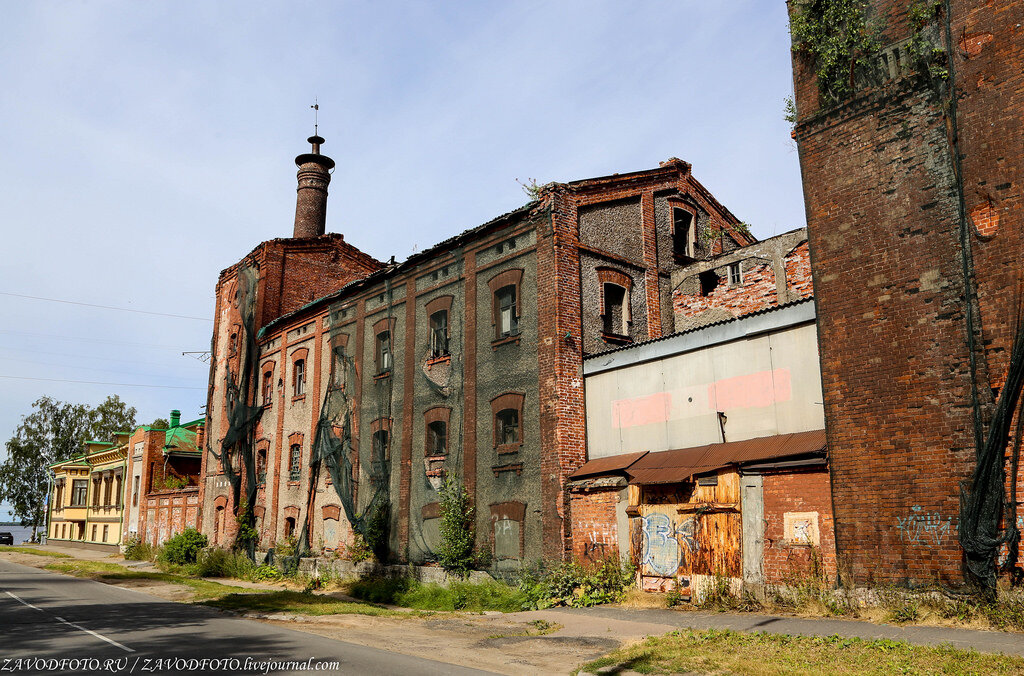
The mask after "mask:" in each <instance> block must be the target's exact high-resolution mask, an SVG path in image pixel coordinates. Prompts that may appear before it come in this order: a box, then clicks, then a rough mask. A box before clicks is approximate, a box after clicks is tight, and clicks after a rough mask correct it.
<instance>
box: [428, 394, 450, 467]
mask: <svg viewBox="0 0 1024 676" xmlns="http://www.w3.org/2000/svg"><path fill="white" fill-rule="evenodd" d="M451 414H452V410H451V409H450V408H448V407H447V406H435V407H433V408H430V409H427V411H426V412H425V413H424V414H423V422H424V423H426V429H425V430H424V432H425V439H424V441H425V447H424V449H423V455H424V456H426V457H428V458H429V457H432V456H438V455H447V454H448V419H449V418H450V417H451Z"/></svg>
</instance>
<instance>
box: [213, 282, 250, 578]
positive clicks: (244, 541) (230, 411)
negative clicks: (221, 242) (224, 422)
mask: <svg viewBox="0 0 1024 676" xmlns="http://www.w3.org/2000/svg"><path fill="white" fill-rule="evenodd" d="M237 279H238V290H237V291H236V297H235V299H236V301H237V303H238V311H239V315H240V318H241V329H240V331H239V333H240V335H239V343H240V349H239V358H238V373H237V374H235V373H233V372H232V370H231V368H230V367H228V368H227V369H226V371H227V375H226V376H225V378H226V381H227V382H226V387H225V401H224V410H225V412H226V413H227V419H228V429H227V432H226V433H225V434H224V439H223V440H222V441H221V444H220V453H216V452H214V451H212V449H211V453H213V456H214V458H215V459H216V460H217V461H218V462H220V465H221V468H222V470H223V472H224V475H225V476H226V477H227V479H228V482H229V483H230V484H231V498H232V504H233V505H234V512H235V515H236V517H239V518H240V519H241V521H242V522H241V523H240V524H239V526H240V528H239V531H238V532H239V538H238V539H237V540H236V546H237V547H242V548H244V549H245V550H246V552H247V553H248V554H249V557H250V558H253V556H254V554H255V547H256V541H255V539H254V538H252V537H251V534H253V533H255V516H254V512H253V509H252V507H253V505H254V504H255V502H256V490H257V483H256V482H255V481H247V482H245V499H244V500H242V499H241V497H242V496H241V492H242V483H243V482H242V477H243V476H247V477H255V476H256V466H255V459H254V457H253V436H254V435H253V430H255V428H256V424H257V423H258V422H259V419H260V416H261V415H262V414H263V407H262V406H250V405H249V403H248V402H249V401H251V400H252V398H251V397H250V389H251V386H252V374H253V372H254V369H255V368H256V364H257V362H258V360H259V348H258V347H257V345H256V330H255V323H256V286H257V280H258V273H257V271H256V270H255V269H254V268H252V267H251V266H248V265H245V266H242V267H241V268H240V269H239V271H238V278H237ZM209 436H212V435H207V438H209ZM235 458H239V459H240V464H241V467H240V472H236V471H235ZM243 503H244V505H245V507H246V508H244V509H243V508H242V505H243Z"/></svg>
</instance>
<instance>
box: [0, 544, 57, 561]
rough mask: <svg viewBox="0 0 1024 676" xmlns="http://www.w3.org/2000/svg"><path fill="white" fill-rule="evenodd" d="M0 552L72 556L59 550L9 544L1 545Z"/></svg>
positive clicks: (55, 556) (53, 556) (52, 556)
mask: <svg viewBox="0 0 1024 676" xmlns="http://www.w3.org/2000/svg"><path fill="white" fill-rule="evenodd" d="M0 552H17V553H18V554H35V555H36V556H49V557H51V558H54V559H70V558H71V557H70V556H68V555H67V554H58V553H57V552H44V551H43V550H42V549H33V548H32V547H9V546H8V545H0Z"/></svg>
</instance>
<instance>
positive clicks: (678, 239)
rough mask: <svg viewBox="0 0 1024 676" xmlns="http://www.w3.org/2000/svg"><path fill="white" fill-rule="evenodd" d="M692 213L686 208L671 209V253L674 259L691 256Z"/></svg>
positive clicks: (690, 257) (686, 258) (685, 258)
mask: <svg viewBox="0 0 1024 676" xmlns="http://www.w3.org/2000/svg"><path fill="white" fill-rule="evenodd" d="M693 239H694V238H693V214H692V213H690V212H689V211H687V210H686V209H680V208H679V207H674V208H673V209H672V254H673V255H674V256H675V258H676V260H688V259H692V258H693V257H694V256H693Z"/></svg>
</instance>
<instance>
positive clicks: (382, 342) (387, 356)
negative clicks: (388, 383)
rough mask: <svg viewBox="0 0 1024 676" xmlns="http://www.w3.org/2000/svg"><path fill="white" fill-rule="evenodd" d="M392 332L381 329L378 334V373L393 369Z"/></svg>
mask: <svg viewBox="0 0 1024 676" xmlns="http://www.w3.org/2000/svg"><path fill="white" fill-rule="evenodd" d="M391 360H392V353H391V332H390V331H381V332H380V333H378V334H377V373H378V374H382V373H388V372H390V371H391Z"/></svg>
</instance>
